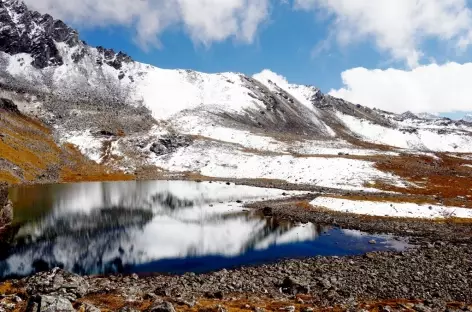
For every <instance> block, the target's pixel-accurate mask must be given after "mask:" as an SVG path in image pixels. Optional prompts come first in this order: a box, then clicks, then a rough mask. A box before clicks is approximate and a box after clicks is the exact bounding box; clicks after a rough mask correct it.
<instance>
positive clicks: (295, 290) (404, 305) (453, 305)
mask: <svg viewBox="0 0 472 312" xmlns="http://www.w3.org/2000/svg"><path fill="white" fill-rule="evenodd" d="M0 292H1V293H2V294H3V295H2V301H1V302H2V303H1V304H0V310H1V309H3V310H5V311H15V310H16V311H76V310H79V311H175V310H177V311H264V310H267V311H271V310H272V311H295V310H297V311H315V310H320V309H325V310H351V311H362V310H371V311H472V305H470V304H471V303H472V249H471V245H470V244H452V243H446V242H442V243H436V244H429V245H424V246H420V247H418V248H415V249H411V250H408V251H405V252H401V253H391V252H377V253H369V254H366V255H364V256H355V257H340V258H338V257H317V258H312V259H306V260H287V261H283V262H280V263H277V264H273V265H263V266H258V267H246V268H241V269H237V270H229V271H228V270H222V271H219V272H214V273H210V274H203V275H195V274H192V273H187V274H185V275H183V276H165V275H156V276H137V275H132V276H107V277H98V276H95V277H80V276H77V275H72V274H69V273H66V272H63V271H61V270H58V269H56V270H53V271H51V272H45V273H40V274H37V275H35V276H32V277H30V278H26V279H23V280H17V281H9V282H7V283H4V284H3V285H2V286H0ZM418 298H421V299H420V300H419V299H418ZM467 304H468V305H467Z"/></svg>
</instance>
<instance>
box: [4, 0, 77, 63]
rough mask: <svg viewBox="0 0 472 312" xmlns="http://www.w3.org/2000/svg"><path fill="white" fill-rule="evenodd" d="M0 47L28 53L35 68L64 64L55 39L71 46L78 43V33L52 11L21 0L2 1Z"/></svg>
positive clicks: (14, 51)
mask: <svg viewBox="0 0 472 312" xmlns="http://www.w3.org/2000/svg"><path fill="white" fill-rule="evenodd" d="M0 24H1V27H0V51H3V52H5V53H8V54H12V55H14V54H18V53H29V54H31V57H32V58H33V61H32V65H33V66H34V67H36V68H45V67H48V66H56V65H62V64H63V59H62V56H61V55H60V53H59V50H58V48H57V47H56V43H58V42H64V43H66V44H67V45H69V46H70V47H73V46H76V45H77V44H78V43H79V35H78V33H77V32H76V31H75V30H73V29H72V28H70V27H68V26H67V25H66V24H65V23H64V22H62V21H61V20H55V19H54V18H53V17H52V16H50V15H49V14H44V15H43V14H40V13H39V12H36V11H30V10H28V8H27V7H26V5H25V4H24V3H23V2H22V1H19V0H2V1H1V2H0Z"/></svg>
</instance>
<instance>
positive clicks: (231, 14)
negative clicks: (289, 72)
mask: <svg viewBox="0 0 472 312" xmlns="http://www.w3.org/2000/svg"><path fill="white" fill-rule="evenodd" d="M24 1H25V3H26V4H27V5H28V6H29V7H30V8H32V9H35V10H38V11H40V12H44V13H46V12H47V13H49V14H51V15H53V16H54V17H55V18H60V19H64V20H66V21H72V22H73V23H77V24H81V25H83V26H86V27H96V26H110V25H124V26H128V27H135V28H136V32H137V38H136V41H137V42H138V43H139V44H141V45H143V46H147V45H150V44H158V43H159V42H158V37H159V35H160V34H161V33H162V32H163V31H164V30H165V29H167V28H168V27H171V26H177V25H178V26H182V27H183V28H184V29H185V30H186V31H187V32H188V33H189V35H190V36H191V38H192V39H193V40H194V41H195V42H196V43H201V44H205V45H209V44H211V43H212V42H214V41H223V40H226V39H228V38H236V39H237V40H239V41H242V42H246V43H251V42H252V41H253V40H254V38H255V36H256V33H257V30H258V28H259V26H260V25H261V24H262V23H263V22H264V21H265V20H266V18H267V17H268V15H269V0H136V1H130V0H98V1H97V0H24Z"/></svg>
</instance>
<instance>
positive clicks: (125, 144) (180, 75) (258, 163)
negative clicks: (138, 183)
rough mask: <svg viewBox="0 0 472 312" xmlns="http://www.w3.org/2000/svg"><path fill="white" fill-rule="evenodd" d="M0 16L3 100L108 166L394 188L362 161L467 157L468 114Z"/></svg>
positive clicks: (0, 11) (13, 7) (13, 12)
mask: <svg viewBox="0 0 472 312" xmlns="http://www.w3.org/2000/svg"><path fill="white" fill-rule="evenodd" d="M0 17H1V20H2V21H7V23H4V24H5V25H3V26H2V28H1V30H0V41H1V42H2V43H1V44H0V86H1V90H2V91H1V93H2V97H5V98H9V99H10V100H13V101H14V102H15V103H16V104H17V105H18V107H19V108H20V110H21V111H22V113H25V114H28V115H31V116H35V117H36V118H38V119H39V120H41V121H42V122H44V123H45V124H46V125H48V126H49V127H50V128H51V129H52V133H53V136H54V138H55V140H56V141H57V142H58V143H59V144H73V145H74V146H76V147H77V148H78V149H79V150H80V152H81V153H82V154H84V155H85V156H86V157H88V158H89V159H91V160H93V161H94V162H97V163H99V164H101V165H106V166H109V167H110V168H113V169H114V170H123V171H125V172H127V173H135V174H136V173H137V172H143V170H144V169H143V168H153V169H152V170H151V172H155V171H156V172H158V173H159V174H165V175H167V174H168V173H178V174H180V175H181V174H188V173H190V174H194V175H197V176H198V175H200V176H208V177H217V178H248V179H259V178H262V179H276V180H282V181H287V182H289V183H298V184H307V183H308V184H315V185H320V186H324V187H341V188H348V189H351V188H354V189H365V188H366V187H365V186H364V185H365V183H367V182H368V181H371V180H378V179H384V180H389V181H391V183H394V184H395V185H397V184H403V183H404V181H402V180H401V179H399V178H398V177H395V176H392V175H391V174H390V173H388V174H386V173H384V172H381V171H379V170H377V169H375V168H374V166H373V163H372V161H369V160H370V159H372V157H377V158H380V157H394V156H395V155H399V154H401V153H414V154H425V153H426V154H428V153H429V154H431V153H437V152H449V153H470V152H472V124H470V123H468V122H466V121H453V120H450V119H445V118H438V119H425V118H417V116H416V115H414V114H411V113H410V114H408V113H406V114H402V115H398V114H394V113H390V112H386V111H381V110H378V109H375V108H368V107H365V106H362V105H359V104H352V103H349V102H347V101H345V100H343V99H338V98H334V97H332V96H330V95H325V94H323V93H322V92H321V91H320V90H319V89H318V88H316V87H313V86H302V85H294V84H290V83H289V82H287V81H285V80H283V79H281V78H280V76H278V75H277V74H275V73H272V72H270V71H269V70H265V71H262V72H261V73H259V74H255V75H253V76H252V77H249V76H246V75H244V74H241V73H232V72H227V73H217V74H207V73H200V72H196V71H192V70H181V69H179V70H173V69H161V68H158V67H154V66H151V65H148V64H143V63H139V62H136V61H134V60H133V59H132V58H131V57H129V56H128V55H126V54H125V53H123V52H115V51H113V50H110V49H106V48H103V47H100V46H99V47H91V46H88V45H87V44H86V43H85V42H83V41H81V40H80V37H79V34H78V32H77V31H75V30H73V29H72V28H70V27H69V26H67V25H66V24H64V23H63V22H61V21H58V20H54V19H53V18H52V17H50V16H49V15H47V14H45V15H41V14H40V13H37V12H32V11H28V10H27V7H26V6H25V5H24V4H22V2H20V1H18V0H2V1H1V2H0ZM54 25H56V26H57V27H55V26H54ZM38 27H40V28H41V29H38ZM33 30H34V31H33ZM18 38H20V39H18ZM22 38H33V39H34V40H29V41H28V40H26V39H22ZM16 42H21V45H18V49H14V50H12V49H7V48H6V47H8V46H10V45H12V44H13V46H14V45H15V44H16ZM28 45H29V46H28ZM51 45H53V46H54V48H55V49H57V51H56V50H55V49H54V48H53V47H52V46H51ZM50 46H51V47H50ZM48 47H50V48H48ZM48 53H49V54H48ZM44 55H49V59H48V62H46V63H45V62H43V61H44ZM351 155H355V156H356V158H353V157H352V156H351ZM324 156H329V157H332V158H322V157H324ZM347 156H349V157H347ZM315 158H316V159H317V161H316V162H314V161H313V160H314V159H315ZM146 170H147V169H146ZM328 170H334V172H342V174H337V175H336V174H334V175H333V173H331V172H328ZM144 171H145V170H144ZM320 172H323V175H324V177H322V176H320ZM353 176H356V177H357V178H354V179H353ZM150 178H152V176H150Z"/></svg>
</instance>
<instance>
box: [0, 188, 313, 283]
mask: <svg viewBox="0 0 472 312" xmlns="http://www.w3.org/2000/svg"><path fill="white" fill-rule="evenodd" d="M55 187H57V189H56V192H51V194H52V195H53V200H54V201H53V204H52V206H53V207H52V209H51V210H50V213H49V214H48V215H46V216H45V217H43V218H41V219H37V220H35V221H34V222H30V223H27V224H25V225H23V226H22V228H21V229H20V230H19V231H18V233H17V236H16V238H17V242H18V240H22V243H20V244H18V246H20V247H17V248H16V249H14V251H13V254H11V255H10V256H9V257H8V258H7V259H6V260H5V261H4V262H3V264H2V265H3V268H2V267H1V266H2V265H0V270H2V271H3V275H5V274H19V275H25V274H28V273H30V272H31V271H32V268H33V263H34V262H35V261H37V260H39V259H40V260H41V261H43V262H46V263H47V264H48V265H50V266H55V265H61V266H63V267H64V268H65V269H67V270H70V271H76V272H77V271H78V272H81V273H86V272H87V273H101V272H103V271H104V270H106V267H107V266H109V265H110V263H114V262H116V261H117V259H118V260H119V261H118V262H119V263H120V265H122V264H123V265H126V264H130V265H135V264H142V263H147V262H151V261H156V260H160V259H172V258H185V257H188V256H206V255H219V256H237V255H240V254H242V253H244V252H245V251H247V250H251V249H254V248H255V246H258V243H259V241H263V240H265V241H274V240H275V241H277V242H278V243H279V244H280V243H282V242H285V243H289V242H291V241H299V240H300V239H301V238H300V236H297V235H296V233H294V234H287V235H285V233H288V232H290V230H291V228H292V227H293V225H289V224H285V225H284V226H278V225H274V224H273V222H272V221H271V219H266V218H263V217H257V216H250V215H249V214H247V213H242V212H241V210H242V205H243V204H242V203H236V202H235V201H236V200H255V199H261V198H263V197H264V198H274V197H278V196H281V194H282V193H283V191H281V190H276V189H263V188H255V187H248V186H235V185H230V186H229V185H226V184H223V183H194V182H182V181H171V182H168V181H149V182H140V181H132V182H116V183H115V182H114V183H79V184H66V185H60V186H55ZM229 201H231V203H229ZM144 203H148V205H145V204H144ZM210 203H212V204H210ZM284 235H285V236H284ZM279 236H280V237H281V239H280V240H278V237H279ZM302 237H303V239H312V238H314V237H316V233H311V234H308V233H305V234H303V236H302ZM259 248H261V247H259ZM5 264H6V268H5Z"/></svg>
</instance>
